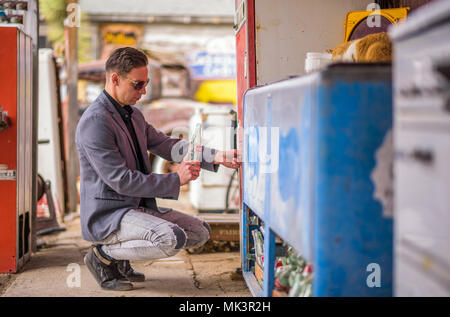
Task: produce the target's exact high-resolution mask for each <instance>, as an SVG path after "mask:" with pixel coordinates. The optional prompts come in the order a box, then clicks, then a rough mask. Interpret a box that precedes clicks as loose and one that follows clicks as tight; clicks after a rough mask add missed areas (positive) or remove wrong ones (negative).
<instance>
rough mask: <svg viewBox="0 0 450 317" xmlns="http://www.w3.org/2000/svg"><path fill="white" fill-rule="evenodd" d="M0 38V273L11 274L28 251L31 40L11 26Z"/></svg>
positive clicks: (29, 224) (30, 157) (31, 116)
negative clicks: (0, 41)
mask: <svg viewBox="0 0 450 317" xmlns="http://www.w3.org/2000/svg"><path fill="white" fill-rule="evenodd" d="M0 38H1V39H2V45H1V46H0V74H1V76H0V119H1V123H0V273H15V272H17V271H18V270H19V269H20V268H21V267H22V266H23V265H24V264H25V263H26V262H27V261H28V260H29V258H30V256H31V251H32V234H31V231H32V214H33V203H32V201H33V200H32V194H33V188H34V187H33V174H34V173H33V141H32V140H33V126H34V124H33V115H34V113H33V65H34V63H33V43H32V38H31V37H30V36H29V35H27V34H25V33H24V32H23V31H22V30H21V28H20V27H17V26H8V25H6V26H0Z"/></svg>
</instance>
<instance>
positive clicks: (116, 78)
mask: <svg viewBox="0 0 450 317" xmlns="http://www.w3.org/2000/svg"><path fill="white" fill-rule="evenodd" d="M111 82H112V84H113V85H115V86H118V85H119V74H117V73H116V72H113V73H112V74H111Z"/></svg>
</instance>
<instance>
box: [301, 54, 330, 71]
mask: <svg viewBox="0 0 450 317" xmlns="http://www.w3.org/2000/svg"><path fill="white" fill-rule="evenodd" d="M329 63H331V54H329V53H316V52H308V53H306V59H305V72H306V73H307V74H308V73H311V72H313V71H317V70H319V69H322V68H323V67H325V66H326V65H328V64H329Z"/></svg>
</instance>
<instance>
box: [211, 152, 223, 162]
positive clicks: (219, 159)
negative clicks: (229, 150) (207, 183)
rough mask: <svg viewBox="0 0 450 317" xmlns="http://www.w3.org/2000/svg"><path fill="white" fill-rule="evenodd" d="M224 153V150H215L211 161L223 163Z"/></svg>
mask: <svg viewBox="0 0 450 317" xmlns="http://www.w3.org/2000/svg"><path fill="white" fill-rule="evenodd" d="M224 153H225V152H223V151H217V152H216V155H214V161H213V163H214V164H221V163H223V155H224Z"/></svg>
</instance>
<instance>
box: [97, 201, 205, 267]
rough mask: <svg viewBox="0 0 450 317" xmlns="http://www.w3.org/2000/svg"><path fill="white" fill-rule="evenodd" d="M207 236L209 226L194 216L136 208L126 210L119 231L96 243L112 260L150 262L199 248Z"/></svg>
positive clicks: (171, 211)
mask: <svg viewBox="0 0 450 317" xmlns="http://www.w3.org/2000/svg"><path fill="white" fill-rule="evenodd" d="M210 233H211V228H210V226H209V225H208V224H207V223H206V222H204V221H202V220H201V219H198V218H197V217H195V216H192V215H187V214H184V213H182V212H179V211H176V210H170V211H168V212H166V213H164V214H163V213H159V212H155V211H152V210H149V209H143V208H139V209H132V210H130V211H128V212H127V213H126V214H125V215H124V216H123V218H122V220H121V222H120V228H119V229H118V230H116V231H114V232H112V233H111V234H110V235H109V236H108V237H107V238H106V239H104V240H102V241H97V242H96V244H102V245H103V247H102V250H103V251H104V252H105V253H106V254H107V255H108V256H110V257H112V258H113V259H115V260H153V259H160V258H166V257H170V256H174V255H175V254H177V253H178V252H179V251H180V250H181V249H182V248H196V247H200V246H202V245H203V244H205V243H206V241H208V239H209V236H210Z"/></svg>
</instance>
